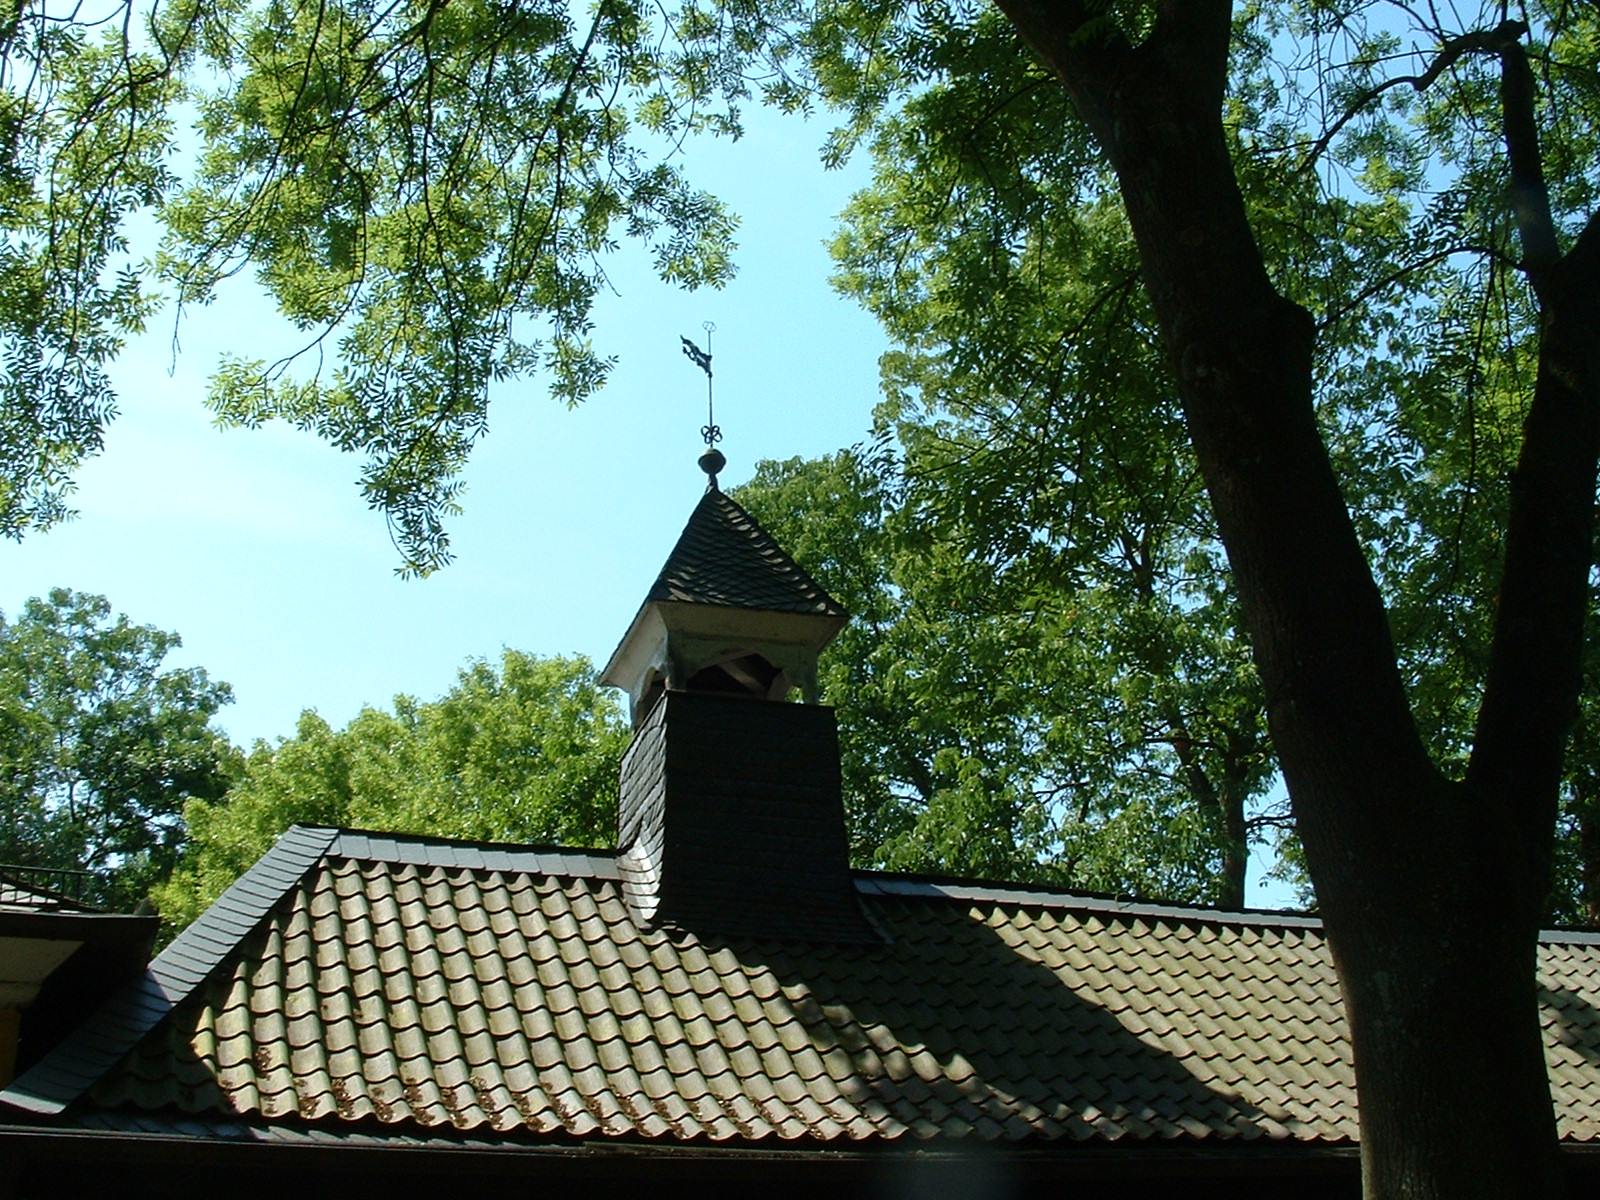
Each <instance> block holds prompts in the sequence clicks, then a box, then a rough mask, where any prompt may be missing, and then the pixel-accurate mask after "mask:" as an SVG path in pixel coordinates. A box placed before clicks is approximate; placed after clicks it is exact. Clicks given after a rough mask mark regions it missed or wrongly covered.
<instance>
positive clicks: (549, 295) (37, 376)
mask: <svg viewBox="0 0 1600 1200" xmlns="http://www.w3.org/2000/svg"><path fill="white" fill-rule="evenodd" d="M580 18H582V19H581V20H580ZM684 32H685V33H686V34H688V35H689V36H690V38H691V42H688V43H685V44H684V48H683V49H682V50H681V51H674V49H673V46H674V43H671V42H665V43H664V42H662V41H661V40H660V39H659V37H658V36H657V34H658V31H657V30H654V29H652V28H651V27H650V25H649V23H648V22H647V21H646V20H645V19H644V14H643V13H642V11H641V10H639V9H638V8H636V7H635V6H634V5H632V4H630V3H622V2H618V0H603V2H602V3H599V4H597V5H596V6H595V7H594V9H593V11H592V12H591V13H589V14H587V16H586V17H585V16H583V14H580V13H579V12H578V10H577V9H575V8H574V7H573V6H571V5H569V4H567V3H565V0H452V2H451V3H448V4H445V3H441V2H439V0H401V2H400V3H396V4H388V5H381V6H374V5H370V4H365V3H361V2H360V0H350V2H338V3H333V4H329V3H315V4H306V3H298V2H296V0H264V2H263V3H260V4H251V3H248V2H240V0H175V2H173V3H168V4H161V3H156V2H152V3H150V4H148V5H145V4H142V3H140V0H114V2H113V3H111V4H109V5H107V6H105V8H104V10H96V11H92V12H90V11H86V10H84V9H82V8H73V9H70V10H65V11H61V10H58V9H56V8H54V7H52V6H50V5H48V4H44V3H19V4H17V5H15V6H14V7H13V9H12V10H11V12H10V16H9V17H8V18H7V19H6V20H5V21H3V22H0V108H3V111H4V117H3V120H0V135H3V139H4V147H5V153H4V156H3V157H4V163H3V167H0V267H3V270H0V278H3V279H4V280H5V284H4V286H3V287H0V351H3V355H0V360H3V364H4V365H3V369H0V534H7V535H10V536H20V535H21V534H22V533H23V532H24V531H26V530H28V529H30V528H38V527H43V526H46V525H48V524H49V523H51V522H52V521H55V520H57V519H59V518H60V517H61V516H62V515H63V514H64V513H65V511H66V507H65V501H64V495H65V492H66V491H67V489H68V488H69V487H70V483H71V472H72V470H73V469H74V467H76V466H77V464H78V463H79V462H81V461H82V460H83V458H84V457H85V456H87V455H89V454H92V453H94V452H95V451H96V450H97V449H98V448H99V446H100V443H101V438H102V434H103V430H104V427H105V424H106V422H107V421H108V420H109V419H110V418H111V416H112V414H113V413H114V411H115V402H116V397H115V395H114V393H113V391H112V389H111V386H110V384H109V382H108V380H107V378H106V375H105V371H104V368H105V364H106V363H107V362H108V361H109V360H110V359H111V358H112V357H114V355H115V354H116V353H117V352H118V350H119V349H120V348H121V345H122V342H123V339H124V338H125V337H126V336H127V335H129V334H130V333H134V332H137V331H139V330H141V329H142V328H143V327H144V326H145V323H146V322H147V321H148V320H149V318H150V317H151V316H152V315H153V313H154V312H155V311H157V309H158V308H159V304H160V301H161V299H162V290H163V289H164V290H165V291H166V292H168V293H170V296H171V298H172V299H173V300H174V301H175V302H176V305H177V309H178V312H179V313H180V314H181V312H182V310H183V308H184V306H186V305H190V304H205V303H209V302H210V300H211V299H212V297H213V296H214V294H215V289H216V287H217V285H218V284H219V283H220V282H221V281H222V280H223V279H224V278H226V277H228V276H230V275H233V274H235V273H237V272H239V271H242V270H244V269H246V268H249V269H252V270H254V271H255V273H256V277H257V279H258V280H259V281H260V283H261V284H262V285H263V286H265V288H266V289H267V290H268V292H270V293H271V294H272V296H273V298H274V299H275V300H276V302H277V303H278V305H279V307H280V308H281V310H282V312H283V313H284V315H285V316H287V317H288V318H289V319H290V320H291V321H293V322H294V323H295V325H296V327H297V328H299V329H300V330H302V331H304V332H305V334H306V343H305V345H304V347H303V349H302V350H301V351H300V352H299V353H298V354H296V355H293V356H290V358H289V359H286V360H283V361H278V362H273V363H267V362H261V361H256V360H252V359H249V358H247V357H243V356H238V357H233V358H230V359H228V360H226V361H225V362H224V363H222V364H221V366H220V367H219V369H218V371H217V373H216V375H215V377H214V379H213V390H212V395H211V404H212V406H213V408H214V409H215V410H216V412H217V414H218V416H219V418H220V419H221V420H223V421H224V422H228V423H234V424H243V425H255V424H258V423H260V422H263V421H266V420H270V419H274V418H277V419H282V420H286V421H290V422H292V423H294V424H296V425H297V426H299V427H301V428H304V429H308V430H313V431H315V432H316V433H317V434H318V435H319V436H321V437H323V438H325V439H327V440H328V441H329V442H331V443H332V444H334V445H336V446H338V447H339V448H340V449H342V450H346V451H349V452H353V453H360V454H364V455H365V456H366V464H365V467H364V469H363V473H362V477H361V486H362V490H363V493H364V494H365V496H366V497H367V499H368V500H369V501H370V503H371V504H372V506H373V507H375V508H378V509H380V510H381V511H382V512H384V513H385V515H386V516H387V517H388V518H389V521H390V526H391V532H392V536H393V538H394V540H395V542H396V545H397V546H398V548H399V549H400V551H401V553H402V555H403V569H404V570H406V571H410V572H426V571H428V570H431V569H433V568H434V567H437V566H439V565H441V564H442V563H444V562H445V561H447V560H448V558H449V550H448V536H447V533H446V530H445V528H444V525H443V519H444V517H445V516H447V515H448V514H449V513H450V512H452V511H453V510H454V507H455V504H456V496H457V493H458V490H459V483H458V482H457V480H456V476H457V474H458V472H459V471H460V468H461V466H462V464H463V463H464V461H465V459H466V456H467V454H468V453H469V451H470V449H471V447H472V444H473V442H474V441H475V440H476V438H477V437H478V436H479V435H481V434H482V433H483V431H484V429H485V427H486V419H487V416H486V406H487V403H488V385H489V383H490V381H491V380H496V379H505V378H508V377H512V376H516V375H518V374H522V373H526V372H529V371H534V370H539V371H544V372H547V373H548V375H549V377H550V379H551V384H552V391H553V393H554V394H555V396H556V397H557V398H558V399H561V400H563V401H565V402H568V403H576V402H577V401H579V400H581V399H582V398H583V397H584V396H586V395H588V394H589V393H590V392H591V391H592V390H593V389H594V388H596V387H598V386H599V385H600V383H601V382H602V381H603V380H604V378H605V375H606V373H607V371H608V370H609V367H610V360H609V359H608V358H607V357H606V356H604V355H602V354H600V353H599V352H598V351H596V350H595V348H594V347H593V346H592V345H591V343H590V340H589V334H590V332H591V325H590V322H589V310H590V305H591V301H592V299H593V297H594V295H595V294H596V292H597V291H598V289H599V288H600V287H601V286H602V285H603V283H604V280H605V267H604V256H605V254H606V253H607V252H608V251H609V250H611V249H613V248H614V247H615V245H616V239H617V238H618V236H619V235H621V234H626V235H627V236H629V237H634V238H637V239H640V240H641V241H643V242H644V243H646V244H647V245H648V246H649V247H650V249H651V251H652V253H653V255H654V258H655V262H656V266H657V269H658V271H659V273H660V274H661V276H662V277H663V278H664V279H667V280H670V281H672V282H676V283H681V284H685V285H690V286H694V285H700V284H709V285H713V286H714V285H717V284H719V283H721V282H723V281H725V280H726V279H727V278H728V276H729V274H730V273H731V265H730V263H729V260H728V251H729V249H730V247H731V244H732V230H733V220H732V218H731V217H730V216H729V215H728V214H727V213H726V212H724V211H723V209H722V208H721V206H720V205H719V204H718V203H717V202H716V201H715V200H714V199H713V198H712V197H710V196H708V195H706V194H704V193H702V192H700V191H698V190H696V189H694V188H692V187H691V186H689V184H688V183H687V182H686V181H685V180H684V178H683V176H682V173H681V170H680V169H679V168H678V167H677V166H675V165H673V163H672V162H671V161H670V159H671V157H672V147H673V145H674V144H675V142H676V141H677V140H678V139H681V138H682V137H683V136H684V135H685V134H686V133H688V132H689V131H692V130H695V129H701V128H716V129H728V130H733V129H736V127H737V118H736V115H735V114H733V113H732V112H731V111H728V110H727V109H726V108H725V107H724V108H723V109H721V110H719V109H718V107H717V106H716V104H715V102H714V101H715V98H716V94H717V91H718V86H719V85H718V81H717V80H716V79H714V78H711V77H710V76H708V74H707V68H708V65H709V64H708V62H707V60H706V58H705V55H704V54H702V53H700V52H698V51H696V50H695V49H694V48H693V45H692V38H693V30H692V29H689V30H685V31H684ZM674 81H678V82H680V83H681V84H682V85H683V86H682V88H681V89H679V88H678V87H677V86H676V85H675V82H674ZM181 105H188V106H192V108H191V109H189V110H182V109H180V106H181ZM193 110H197V111H198V113H199V123H198V128H197V132H198V135H199V141H200V145H199V147H198V149H197V150H196V151H195V154H194V159H193V162H194V166H193V169H192V171H189V172H188V173H187V178H186V177H185V175H184V174H183V173H181V171H182V168H183V167H184V166H185V165H186V163H185V158H184V156H180V154H179V151H178V147H177V143H176V139H175V138H174V137H173V136H172V135H173V127H174V124H175V121H174V117H175V114H176V113H177V112H179V111H193ZM641 131H642V132H643V134H644V136H643V137H641V136H640V133H641ZM137 213H149V214H153V215H155V216H156V217H158V218H159V220H160V221H161V222H162V224H163V226H164V228H165V237H164V241H163V243H162V247H161V249H160V252H159V253H157V254H155V255H153V256H147V255H145V254H142V253H139V254H136V253H134V252H132V250H131V249H130V247H129V244H128V241H127V228H128V224H129V220H130V218H131V217H132V216H133V215H134V214H137ZM541 324H543V325H545V326H547V331H546V336H544V337H539V336H537V332H538V326H539V325H541ZM530 326H531V327H532V331H530ZM330 346H331V347H333V353H332V355H331V357H332V358H333V360H334V361H333V362H332V363H331V364H329V365H328V366H327V369H326V370H324V366H323V364H324V357H325V350H326V349H327V348H328V347H330ZM302 364H310V365H309V368H308V369H307V370H306V371H304V372H303V373H299V374H296V373H295V371H296V368H298V367H299V366H300V365H302Z"/></svg>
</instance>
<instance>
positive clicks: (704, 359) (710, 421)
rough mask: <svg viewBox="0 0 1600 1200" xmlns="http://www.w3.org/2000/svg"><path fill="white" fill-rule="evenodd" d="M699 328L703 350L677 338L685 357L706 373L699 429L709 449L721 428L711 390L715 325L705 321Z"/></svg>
mask: <svg viewBox="0 0 1600 1200" xmlns="http://www.w3.org/2000/svg"><path fill="white" fill-rule="evenodd" d="M700 328H701V329H704V330H705V331H706V348H705V349H704V350H702V349H700V347H699V346H697V345H695V344H694V343H693V342H691V341H690V340H689V339H688V338H686V337H683V336H682V335H679V337H678V340H679V341H680V342H682V343H683V353H684V355H685V357H687V358H688V359H689V361H690V362H692V363H694V365H695V366H697V367H699V368H700V369H701V370H702V371H704V372H705V373H706V423H705V425H704V426H702V427H701V429H700V436H701V437H703V438H704V439H705V440H706V447H707V448H708V449H709V448H710V447H712V446H715V445H716V444H717V443H718V442H720V441H721V440H722V430H720V429H718V428H717V418H716V409H715V407H714V398H713V395H712V390H711V386H712V385H711V335H712V334H713V333H715V332H716V331H717V327H716V325H715V324H714V323H713V322H711V321H707V322H705V324H703V325H701V326H700Z"/></svg>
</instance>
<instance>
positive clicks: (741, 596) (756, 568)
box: [644, 487, 846, 617]
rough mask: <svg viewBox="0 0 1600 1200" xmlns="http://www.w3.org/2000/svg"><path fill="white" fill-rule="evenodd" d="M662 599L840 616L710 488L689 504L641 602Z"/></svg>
mask: <svg viewBox="0 0 1600 1200" xmlns="http://www.w3.org/2000/svg"><path fill="white" fill-rule="evenodd" d="M663 600H666V601H676V602H679V603H687V604H713V605H720V606H722V607H725V608H752V609H761V610H764V611H767V612H786V613H815V614H817V615H819V616H833V617H843V616H845V615H846V614H845V611H844V609H842V608H841V607H839V605H838V603H837V602H836V601H834V599H833V598H832V597H831V596H829V595H828V593H827V592H825V591H823V589H822V585H821V584H819V583H818V582H817V581H816V580H815V579H813V578H811V576H810V575H809V574H807V573H806V570H805V568H804V567H802V566H800V564H799V563H797V562H795V561H794V559H792V558H790V557H789V555H788V553H787V552H786V551H785V550H784V548H783V547H782V546H780V545H778V543H777V542H776V541H775V540H774V539H773V537H772V535H771V534H769V533H768V532H767V531H766V530H765V529H763V528H761V526H760V525H758V524H756V520H755V518H754V517H752V516H751V515H750V514H749V513H747V512H745V510H744V509H742V508H740V507H739V505H737V504H735V503H734V502H733V501H732V500H730V499H729V498H728V497H727V496H726V495H725V494H723V493H722V492H721V491H720V490H718V489H717V488H715V487H711V488H708V489H707V490H706V494H705V495H704V496H702V497H701V498H700V503H699V504H697V505H695V509H694V512H693V513H691V514H690V516H689V523H688V524H687V525H685V526H684V529H683V533H682V535H681V536H680V537H679V538H678V544H677V545H676V546H674V547H673V548H672V553H671V554H669V555H668V556H667V562H666V565H665V566H664V567H662V568H661V574H660V575H658V576H657V577H656V581H655V583H654V585H652V587H651V588H650V592H649V594H648V595H647V596H646V597H645V600H644V602H645V603H646V604H652V603H655V602H657V601H663Z"/></svg>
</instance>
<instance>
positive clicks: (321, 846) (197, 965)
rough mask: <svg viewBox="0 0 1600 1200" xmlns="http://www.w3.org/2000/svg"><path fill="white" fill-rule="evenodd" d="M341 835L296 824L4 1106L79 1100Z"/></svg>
mask: <svg viewBox="0 0 1600 1200" xmlns="http://www.w3.org/2000/svg"><path fill="white" fill-rule="evenodd" d="M338 832H339V831H338V830H335V829H327V828H322V827H318V826H305V825H291V826H290V827H289V828H288V829H287V830H286V831H285V832H284V833H283V835H282V836H281V837H279V838H278V840H277V841H276V842H274V843H273V845H272V847H271V849H269V850H268V851H267V852H266V853H265V854H263V855H262V856H261V857H260V858H259V859H257V860H256V862H255V864H254V865H253V866H252V867H251V868H250V869H249V870H248V871H246V872H245V873H244V874H243V875H241V876H240V877H239V878H238V879H236V880H234V882H233V884H232V885H231V886H230V887H229V888H228V890H227V891H225V892H223V893H222V895H221V896H220V897H219V898H218V899H217V901H216V903H214V904H213V905H212V906H211V907H210V908H208V909H206V911H205V912H204V913H202V914H201V915H200V917H199V918H198V919H197V920H196V921H195V922H194V923H193V924H192V925H190V926H189V927H188V928H187V929H185V930H184V931H183V932H182V933H180V934H179V935H178V936H177V937H175V938H174V939H173V940H172V942H171V944H170V945H168V946H167V948H166V949H165V950H163V951H162V952H161V953H160V954H159V955H157V956H156V958H155V959H154V960H153V961H152V962H151V963H150V965H149V967H147V968H146V969H145V971H144V973H143V974H142V975H141V976H140V977H139V978H138V979H136V980H134V981H133V982H132V983H130V984H128V985H127V986H126V987H124V988H123V989H122V990H121V991H119V992H117V993H116V994H115V995H114V996H112V997H111V999H110V1000H108V1001H106V1003H105V1004H104V1005H103V1006H102V1007H101V1008H100V1010H99V1011H98V1012H96V1013H95V1014H94V1016H92V1017H90V1018H89V1020H87V1021H86V1022H84V1023H83V1024H82V1025H81V1026H79V1027H78V1029H77V1030H75V1031H74V1032H73V1033H72V1035H71V1036H69V1037H68V1038H67V1039H66V1040H65V1041H63V1042H62V1043H61V1044H60V1045H58V1046H56V1047H55V1048H54V1049H53V1050H51V1051H50V1053H48V1054H47V1055H45V1057H44V1058H43V1059H41V1060H40V1061H39V1062H37V1063H35V1064H34V1065H33V1066H32V1067H31V1068H30V1069H29V1070H28V1071H26V1072H25V1073H24V1074H22V1075H20V1076H19V1077H18V1078H17V1079H15V1080H14V1081H13V1082H12V1083H11V1086H10V1087H8V1088H6V1089H5V1090H4V1091H0V1101H4V1102H5V1103H8V1104H12V1105H15V1106H16V1107H18V1108H22V1109H26V1110H28V1111H30V1112H37V1113H57V1112H60V1111H61V1110H62V1109H63V1108H65V1107H66V1106H67V1105H68V1104H70V1103H71V1102H72V1101H73V1100H76V1099H77V1098H78V1097H79V1096H81V1095H82V1094H83V1093H84V1092H85V1091H87V1090H88V1089H89V1088H90V1087H91V1086H92V1085H93V1084H94V1083H95V1081H96V1080H98V1079H99V1078H100V1077H101V1076H102V1075H103V1074H105V1072H106V1071H108V1070H109V1069H110V1068H111V1067H112V1066H114V1065H115V1064H116V1063H117V1061H118V1060H119V1059H121V1057H122V1056H123V1055H124V1054H126V1053H127V1052H128V1051H129V1050H130V1049H132V1047H133V1046H134V1044H135V1043H136V1042H138V1040H139V1039H140V1038H142V1037H143V1036H144V1035H145V1034H146V1033H148V1032H149V1031H150V1030H151V1029H153V1028H154V1027H155V1025H156V1023H157V1022H159V1021H160V1020H161V1018H162V1017H164V1016H166V1015H167V1013H169V1012H171V1011H172V1009H173V1008H175V1007H176V1006H177V1005H178V1004H179V1003H180V1002H181V1001H182V1000H184V999H185V998H187V997H188V996H189V995H190V993H192V992H193V991H194V990H195V989H196V988H198V987H199V986H200V985H201V984H202V983H204V982H205V980H206V978H207V977H208V976H209V975H210V974H211V972H212V971H214V970H216V969H217V967H218V966H220V965H221V964H222V963H223V962H224V961H225V960H226V959H227V958H228V956H229V955H230V954H232V953H233V951H234V950H235V949H236V948H237V947H238V945H239V943H240V942H241V941H242V940H243V939H244V938H245V937H246V936H247V935H248V934H249V933H250V931H251V930H253V929H254V928H255V927H256V925H258V924H259V923H260V922H261V920H262V919H263V918H265V917H266V915H267V914H268V913H269V912H271V911H272V909H273V907H274V906H275V905H277V903H278V901H280V900H281V899H283V897H284V895H285V894H286V893H287V892H288V891H289V889H290V888H292V887H294V886H295V885H296V884H297V883H299V882H300V880H301V878H302V877H303V876H304V875H305V873H306V871H307V870H308V869H309V868H310V867H311V866H312V865H314V864H315V863H316V862H318V861H319V860H321V858H322V857H323V855H324V853H325V852H326V851H327V849H328V847H329V845H330V844H331V843H332V842H333V841H334V839H335V838H336V837H337V836H338Z"/></svg>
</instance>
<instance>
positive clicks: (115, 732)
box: [0, 588, 237, 908]
mask: <svg viewBox="0 0 1600 1200" xmlns="http://www.w3.org/2000/svg"><path fill="white" fill-rule="evenodd" d="M180 644H181V642H180V640H179V638H178V635H177V634H175V633H165V632H163V631H162V630H159V629H157V628H155V627H154V626H152V625H134V624H132V623H131V622H130V621H129V620H128V618H127V617H125V616H121V615H119V616H117V617H115V618H113V617H112V615H111V605H110V603H109V602H108V601H107V600H106V599H105V597H103V596H90V595H84V594H82V593H77V592H71V591H68V590H66V589H65V588H57V589H55V590H54V591H52V592H51V593H50V594H49V596H48V597H47V598H45V599H39V598H35V599H32V600H29V601H28V602H27V603H26V604H24V605H23V609H22V613H21V614H20V615H19V616H18V617H17V618H16V619H15V620H13V621H10V622H7V621H5V620H4V618H3V617H0V862H5V863H11V864H16V865H21V866H28V867H40V868H56V869H66V870H86V871H89V872H92V873H93V875H94V876H96V877H97V880H96V882H95V884H94V885H93V886H91V887H90V889H89V892H88V895H87V896H86V898H87V899H90V900H93V901H97V902H100V903H103V904H107V905H110V906H115V907H121V908H131V907H132V906H133V905H134V904H136V903H137V902H138V901H139V900H141V899H143V898H144V895H145V893H146V892H147V891H148V890H149V889H150V887H151V886H152V885H153V884H155V883H157V882H158V881H159V880H161V879H163V878H165V876H166V874H167V873H168V872H169V871H170V870H171V869H172V865H173V862H174V860H175V859H176V857H177V854H178V852H179V849H180V848H181V846H182V844H183V839H184V832H185V830H184V824H183V820H182V818H181V813H182V811H183V807H184V805H185V803H187V802H189V801H191V800H193V801H196V802H203V801H205V800H212V799H215V798H217V797H219V796H221V795H222V793H223V792H224V791H225V790H226V789H227V787H228V785H229V782H230V780H231V776H232V773H233V771H234V769H235V767H236V765H237V763H236V757H237V756H236V753H235V751H234V750H233V747H232V746H231V745H229V743H228V741H227V739H226V737H224V736H223V734H222V731H221V730H219V729H216V728H214V727H213V726H212V724H211V719H212V718H213V717H214V716H215V715H216V713H217V711H218V710H219V709H220V708H221V707H222V706H223V705H224V704H227V703H228V702H229V701H230V700H231V699H232V694H231V692H230V691H229V689H228V685H227V684H225V683H219V682H214V681H213V680H211V679H210V678H209V677H208V676H207V675H206V673H205V671H203V670H201V669H200V668H198V667H183V668H169V669H167V670H162V669H161V664H162V661H163V660H164V659H165V658H166V657H167V655H168V654H170V653H171V652H172V651H173V650H175V649H177V648H178V646H179V645H180Z"/></svg>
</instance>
